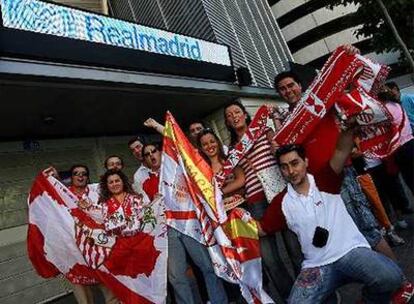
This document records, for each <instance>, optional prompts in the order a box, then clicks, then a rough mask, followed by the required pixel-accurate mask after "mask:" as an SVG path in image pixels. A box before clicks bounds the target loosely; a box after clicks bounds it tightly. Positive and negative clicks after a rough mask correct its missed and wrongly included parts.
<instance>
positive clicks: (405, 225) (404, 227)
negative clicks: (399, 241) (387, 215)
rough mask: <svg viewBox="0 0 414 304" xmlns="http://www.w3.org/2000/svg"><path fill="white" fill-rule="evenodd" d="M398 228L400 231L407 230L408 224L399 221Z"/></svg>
mask: <svg viewBox="0 0 414 304" xmlns="http://www.w3.org/2000/svg"><path fill="white" fill-rule="evenodd" d="M397 226H398V228H400V229H407V228H408V223H407V222H406V221H405V220H401V221H397Z"/></svg>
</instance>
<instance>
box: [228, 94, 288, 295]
mask: <svg viewBox="0 0 414 304" xmlns="http://www.w3.org/2000/svg"><path fill="white" fill-rule="evenodd" d="M224 119H225V123H226V127H227V129H228V130H229V132H230V136H231V142H230V144H231V146H232V148H233V149H234V146H236V144H238V143H239V142H240V140H241V139H242V137H243V136H244V135H245V133H246V132H247V131H248V128H249V124H250V122H251V118H250V116H249V114H248V113H247V111H246V109H245V107H244V106H243V105H242V104H241V103H240V102H238V101H235V102H232V103H230V104H229V105H227V106H226V107H225V108H224ZM272 137H273V131H272V130H271V129H270V128H267V129H266V130H265V131H264V132H263V133H262V135H261V136H260V137H259V138H258V139H257V140H256V141H255V142H254V144H253V146H252V147H251V149H250V150H249V151H247V152H246V153H245V154H244V155H243V156H242V158H241V160H240V162H239V166H240V167H241V168H242V169H243V171H244V175H245V179H246V184H245V189H246V201H247V210H248V211H249V212H250V213H251V215H252V216H253V218H255V219H256V220H260V219H261V218H262V217H263V214H264V212H265V210H266V208H267V206H268V205H269V203H270V202H269V201H268V199H267V198H266V193H265V191H266V189H265V186H264V183H265V182H264V180H266V179H267V180H269V178H270V179H272V180H273V183H274V182H275V181H276V182H277V181H278V178H277V176H267V177H266V178H265V179H263V177H259V174H258V171H261V170H263V169H265V170H266V169H272V168H275V167H276V160H275V158H274V156H273V153H272V151H273V150H274V149H273V147H272V141H271V139H272ZM269 171H270V170H269ZM280 182H281V183H283V181H282V180H280ZM268 186H269V185H268ZM260 246H261V252H262V259H263V266H264V271H265V273H267V275H268V277H269V281H270V282H272V283H273V284H274V285H275V286H276V287H277V290H278V291H279V293H280V295H281V297H282V298H283V299H287V297H288V296H289V293H290V289H291V287H292V285H293V279H292V278H291V276H290V275H289V272H288V271H287V269H286V267H285V264H284V263H283V261H282V259H281V257H280V255H279V251H278V249H277V244H276V240H275V238H274V237H273V236H266V237H263V238H261V239H260ZM276 297H277V296H276V295H273V298H276ZM274 300H275V299H274Z"/></svg>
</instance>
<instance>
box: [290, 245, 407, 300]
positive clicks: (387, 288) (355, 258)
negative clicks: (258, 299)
mask: <svg viewBox="0 0 414 304" xmlns="http://www.w3.org/2000/svg"><path fill="white" fill-rule="evenodd" d="M402 281H403V274H402V271H401V269H400V268H399V267H398V266H397V264H395V263H394V262H393V261H392V260H391V259H389V258H387V257H386V256H384V255H382V254H380V253H377V252H375V251H373V250H371V249H369V248H363V247H361V248H355V249H353V250H351V251H350V252H348V253H347V254H346V255H344V256H343V257H342V258H340V259H339V260H337V261H336V262H334V263H332V264H328V265H325V266H321V267H315V268H306V269H302V271H301V272H300V274H299V276H298V278H297V279H296V282H295V284H294V285H293V289H292V292H291V294H290V297H289V303H292V304H297V303H300V304H308V303H309V304H317V303H324V301H325V300H326V299H327V298H328V297H329V295H331V294H332V293H333V292H334V291H335V289H337V288H338V287H340V286H342V285H344V284H347V283H351V282H359V283H362V284H364V288H363V291H362V297H363V301H364V303H367V304H382V303H384V304H385V303H387V304H388V303H390V299H391V295H392V293H393V292H394V291H395V290H397V289H398V288H399V287H400V286H401V283H402Z"/></svg>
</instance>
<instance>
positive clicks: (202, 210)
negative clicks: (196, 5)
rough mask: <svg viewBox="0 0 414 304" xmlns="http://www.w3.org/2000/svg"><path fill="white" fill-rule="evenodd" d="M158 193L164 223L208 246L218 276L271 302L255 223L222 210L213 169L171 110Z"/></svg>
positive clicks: (241, 213) (254, 298)
mask: <svg viewBox="0 0 414 304" xmlns="http://www.w3.org/2000/svg"><path fill="white" fill-rule="evenodd" d="M160 193H162V195H163V197H164V201H165V208H166V216H167V224H168V225H169V226H171V227H173V228H175V229H177V230H178V231H180V232H182V233H184V234H186V235H188V236H190V237H192V238H194V239H195V240H197V241H198V242H200V243H202V244H204V245H205V246H207V249H208V251H209V254H210V257H211V260H212V263H213V266H214V269H215V272H216V274H217V275H218V276H220V277H221V278H223V279H225V280H227V281H229V282H232V283H236V284H239V285H240V289H241V292H242V295H243V297H244V298H245V299H246V300H247V302H249V303H273V301H272V300H271V298H270V297H269V296H268V295H267V294H266V293H265V292H264V290H263V288H262V269H261V257H260V246H259V237H258V231H257V226H256V223H255V221H254V220H253V219H252V218H251V217H250V215H249V213H248V212H246V211H245V210H243V209H240V208H236V209H233V210H232V211H231V213H229V214H226V212H225V210H224V204H223V202H222V195H221V191H220V189H219V188H218V185H217V184H216V183H215V179H214V173H213V171H212V169H211V167H210V166H209V164H208V163H207V162H206V161H205V160H204V159H203V158H202V156H201V155H200V153H199V152H198V150H197V149H196V148H194V147H193V146H192V145H191V143H190V142H189V140H188V139H187V137H186V136H185V135H184V132H183V131H182V130H181V129H180V127H179V126H178V124H177V122H176V121H175V119H174V117H173V116H172V115H171V113H169V112H167V115H166V123H165V129H164V142H163V156H162V165H161V172H160Z"/></svg>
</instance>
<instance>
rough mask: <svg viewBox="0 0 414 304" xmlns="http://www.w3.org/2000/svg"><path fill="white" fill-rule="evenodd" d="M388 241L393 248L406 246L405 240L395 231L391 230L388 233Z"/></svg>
mask: <svg viewBox="0 0 414 304" xmlns="http://www.w3.org/2000/svg"><path fill="white" fill-rule="evenodd" d="M387 240H388V241H389V242H390V245H391V247H396V246H402V245H404V244H405V241H404V239H403V238H402V237H400V236H399V235H398V234H396V233H395V231H394V230H389V231H388V232H387Z"/></svg>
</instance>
